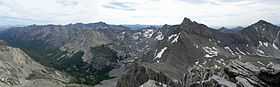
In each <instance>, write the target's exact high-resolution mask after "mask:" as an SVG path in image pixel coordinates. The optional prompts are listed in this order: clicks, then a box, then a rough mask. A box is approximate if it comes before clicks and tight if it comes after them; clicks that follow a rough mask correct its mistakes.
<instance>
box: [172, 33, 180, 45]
mask: <svg viewBox="0 0 280 87" xmlns="http://www.w3.org/2000/svg"><path fill="white" fill-rule="evenodd" d="M179 37H180V33H179V34H178V35H177V36H176V37H175V38H174V39H173V40H172V41H171V43H172V44H173V43H176V42H178V38H179Z"/></svg>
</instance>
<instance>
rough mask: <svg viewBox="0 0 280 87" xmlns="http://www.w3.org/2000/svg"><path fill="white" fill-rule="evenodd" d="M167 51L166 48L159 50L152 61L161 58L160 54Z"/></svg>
mask: <svg viewBox="0 0 280 87" xmlns="http://www.w3.org/2000/svg"><path fill="white" fill-rule="evenodd" d="M165 50H167V47H164V48H163V49H161V50H160V52H158V53H157V55H156V57H155V58H154V59H158V58H161V57H162V54H163V53H164V52H165Z"/></svg>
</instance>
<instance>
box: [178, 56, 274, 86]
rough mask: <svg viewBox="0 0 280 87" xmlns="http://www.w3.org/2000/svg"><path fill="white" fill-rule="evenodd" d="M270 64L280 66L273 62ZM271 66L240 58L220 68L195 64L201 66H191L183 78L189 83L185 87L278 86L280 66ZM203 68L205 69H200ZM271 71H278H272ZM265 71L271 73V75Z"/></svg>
mask: <svg viewBox="0 0 280 87" xmlns="http://www.w3.org/2000/svg"><path fill="white" fill-rule="evenodd" d="M268 65H271V66H275V67H276V66H279V64H272V63H271V64H268ZM271 66H270V67H268V66H255V65H253V64H251V63H249V62H246V63H243V62H240V61H238V60H232V61H231V62H230V63H229V64H228V65H226V66H222V67H220V68H211V66H207V67H201V66H194V67H199V68H191V70H190V72H189V73H188V74H187V75H186V76H187V77H186V78H188V79H186V80H183V81H186V83H187V84H188V85H185V86H184V87H188V86H192V87H204V86H206V87H217V86H218V87H219V86H226V87H277V86H278V85H279V72H277V70H278V68H271ZM203 69H205V71H198V70H203ZM197 71H198V72H197ZM271 71H276V72H277V73H271ZM263 73H270V74H269V75H270V76H268V75H264V74H263ZM264 77H269V78H264ZM201 78H202V79H201Z"/></svg>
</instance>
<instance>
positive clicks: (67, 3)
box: [56, 0, 79, 6]
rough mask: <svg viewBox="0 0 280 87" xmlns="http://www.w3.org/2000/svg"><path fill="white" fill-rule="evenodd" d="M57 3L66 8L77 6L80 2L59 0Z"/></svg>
mask: <svg viewBox="0 0 280 87" xmlns="http://www.w3.org/2000/svg"><path fill="white" fill-rule="evenodd" d="M56 2H57V3H59V4H61V5H64V6H77V5H78V4H79V2H78V1H74V0H57V1H56Z"/></svg>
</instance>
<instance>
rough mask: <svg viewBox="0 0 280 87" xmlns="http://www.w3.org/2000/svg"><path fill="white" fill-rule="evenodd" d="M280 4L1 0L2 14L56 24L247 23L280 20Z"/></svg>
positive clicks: (250, 0) (255, 0) (249, 0)
mask: <svg viewBox="0 0 280 87" xmlns="http://www.w3.org/2000/svg"><path fill="white" fill-rule="evenodd" d="M112 3H113V4H112ZM131 3H133V4H131ZM279 4H280V1H279V0H266V1H265V2H263V0H0V17H12V18H21V19H32V20H36V21H34V23H37V21H42V22H45V23H54V24H68V23H76V22H86V23H88V22H98V21H105V22H107V23H113V24H179V23H180V22H181V21H182V19H183V17H189V18H191V19H192V20H195V21H198V22H200V23H204V24H206V25H210V26H238V25H243V26H246V25H249V24H251V23H253V22H256V21H257V20H260V19H265V20H267V21H270V22H273V23H276V24H277V23H280V20H277V18H279V15H280V13H279V12H280V6H279ZM106 6H107V7H106ZM2 22H3V21H2ZM4 22H5V21H4Z"/></svg>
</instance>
